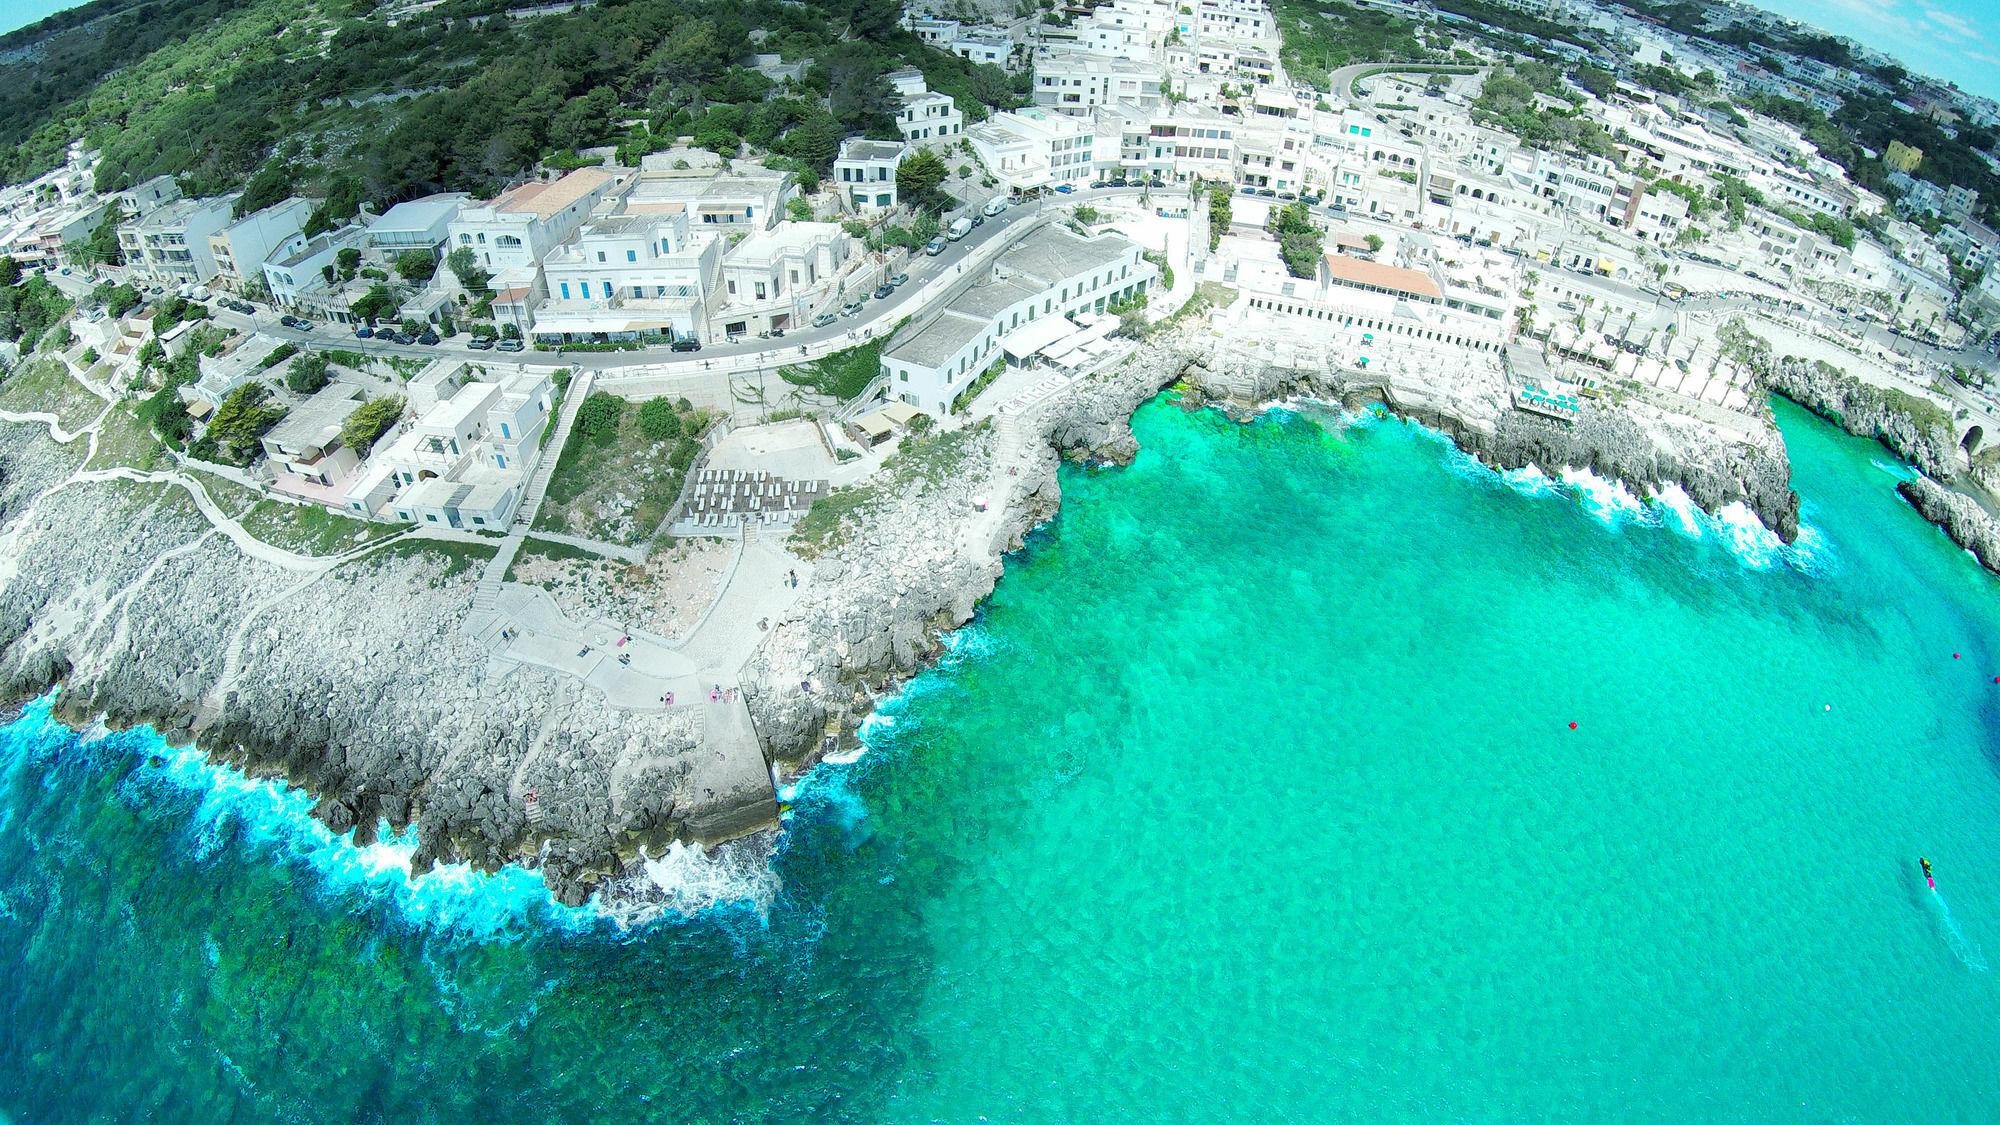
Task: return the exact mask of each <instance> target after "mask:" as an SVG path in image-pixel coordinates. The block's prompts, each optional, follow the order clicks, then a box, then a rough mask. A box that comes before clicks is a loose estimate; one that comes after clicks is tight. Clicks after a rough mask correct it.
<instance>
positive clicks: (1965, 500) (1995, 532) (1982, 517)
mask: <svg viewBox="0 0 2000 1125" xmlns="http://www.w3.org/2000/svg"><path fill="white" fill-rule="evenodd" d="M1896 491H1897V492H1898V493H1900V494H1901V495H1902V497H1903V499H1905V500H1908V501H1909V502H1910V506H1911V507H1913V508H1915V509H1916V510H1917V511H1919V512H1921V513H1922V514H1923V517H1924V518H1925V519H1927V520H1929V521H1931V522H1932V523H1934V524H1936V525H1938V527H1939V528H1941V529H1943V531H1944V533H1945V534H1946V535H1949V536H1950V537H1951V541H1952V542H1954V543H1956V544H1958V545H1959V546H1961V547H1963V548H1965V549H1966V550H1968V551H1971V552H1972V557H1974V558H1976V559H1978V560H1979V565H1981V566H1983V567H1985V568H1986V569H1988V570H1990V571H1993V572H1994V573H1995V574H2000V522H1996V521H1995V520H1994V518H1993V517H1992V516H1990V515H1988V514H1987V513H1986V509H1984V508H1982V507H1980V506H1979V503H1978V501H1976V500H1974V499H1973V498H1972V497H1970V496H1966V495H1964V494H1962V493H1958V492H1953V491H1952V490H1951V489H1949V488H1946V487H1945V486H1944V485H1941V484H1939V483H1938V482H1936V481H1934V480H1932V479H1930V478H1929V477H1917V478H1915V479H1913V480H1906V481H1903V482H1902V483H1900V484H1898V485H1897V486H1896Z"/></svg>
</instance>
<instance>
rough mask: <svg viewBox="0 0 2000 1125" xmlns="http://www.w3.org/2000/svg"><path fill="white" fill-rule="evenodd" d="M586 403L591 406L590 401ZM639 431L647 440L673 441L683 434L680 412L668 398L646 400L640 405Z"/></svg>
mask: <svg viewBox="0 0 2000 1125" xmlns="http://www.w3.org/2000/svg"><path fill="white" fill-rule="evenodd" d="M584 405H585V406H589V405H590V403H589V401H588V400H586V401H585V402H584ZM639 433H640V434H642V435H643V436H644V437H645V439H646V440H647V441H672V440H673V439H675V438H677V437H679V436H681V416H680V412H679V411H676V410H675V409H674V404H673V403H672V402H669V401H668V400H666V399H663V398H655V399H648V400H646V401H645V402H644V403H641V404H640V406H639Z"/></svg>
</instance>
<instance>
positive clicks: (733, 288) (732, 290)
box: [729, 281, 736, 297]
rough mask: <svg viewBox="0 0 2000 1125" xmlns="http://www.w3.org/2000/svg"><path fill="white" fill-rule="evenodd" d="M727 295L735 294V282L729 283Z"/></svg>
mask: <svg viewBox="0 0 2000 1125" xmlns="http://www.w3.org/2000/svg"><path fill="white" fill-rule="evenodd" d="M729 295H730V296H732V297H734V296H735V295H736V283H735V282H733V281H732V282H730V283H729Z"/></svg>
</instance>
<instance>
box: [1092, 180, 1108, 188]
mask: <svg viewBox="0 0 2000 1125" xmlns="http://www.w3.org/2000/svg"><path fill="white" fill-rule="evenodd" d="M1090 186H1091V187H1093V188H1108V187H1110V186H1111V181H1110V180H1092V181H1091V182H1090Z"/></svg>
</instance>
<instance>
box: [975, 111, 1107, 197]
mask: <svg viewBox="0 0 2000 1125" xmlns="http://www.w3.org/2000/svg"><path fill="white" fill-rule="evenodd" d="M965 135H966V138H967V139H968V140H970V141H971V142H972V151H974V152H975V153H978V154H979V159H980V160H982V161H984V162H985V164H986V170H987V172H989V173H991V174H992V175H993V176H994V177H995V178H996V179H998V180H999V181H1000V182H1001V184H1002V185H1003V186H1005V187H1006V188H1007V189H1008V190H1009V191H1026V190H1028V189H1030V188H1037V187H1047V186H1050V185H1054V184H1065V183H1071V184H1073V183H1087V182H1089V180H1090V179H1091V177H1092V176H1093V174H1094V173H1093V161H1094V154H1093V152H1092V145H1093V144H1094V143H1095V137H1096V133H1095V118H1094V117H1070V116H1065V115H1063V114H1056V113H1048V112H1045V111H1043V110H1042V109H1040V108H1039V107H1032V106H1031V107H1029V108H1027V109H1021V110H1015V111H1013V112H1011V113H999V114H995V115H993V116H992V117H991V118H988V119H987V120H985V121H982V122H980V123H979V124H977V125H974V126H972V127H971V128H969V129H967V130H966V131H965Z"/></svg>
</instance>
